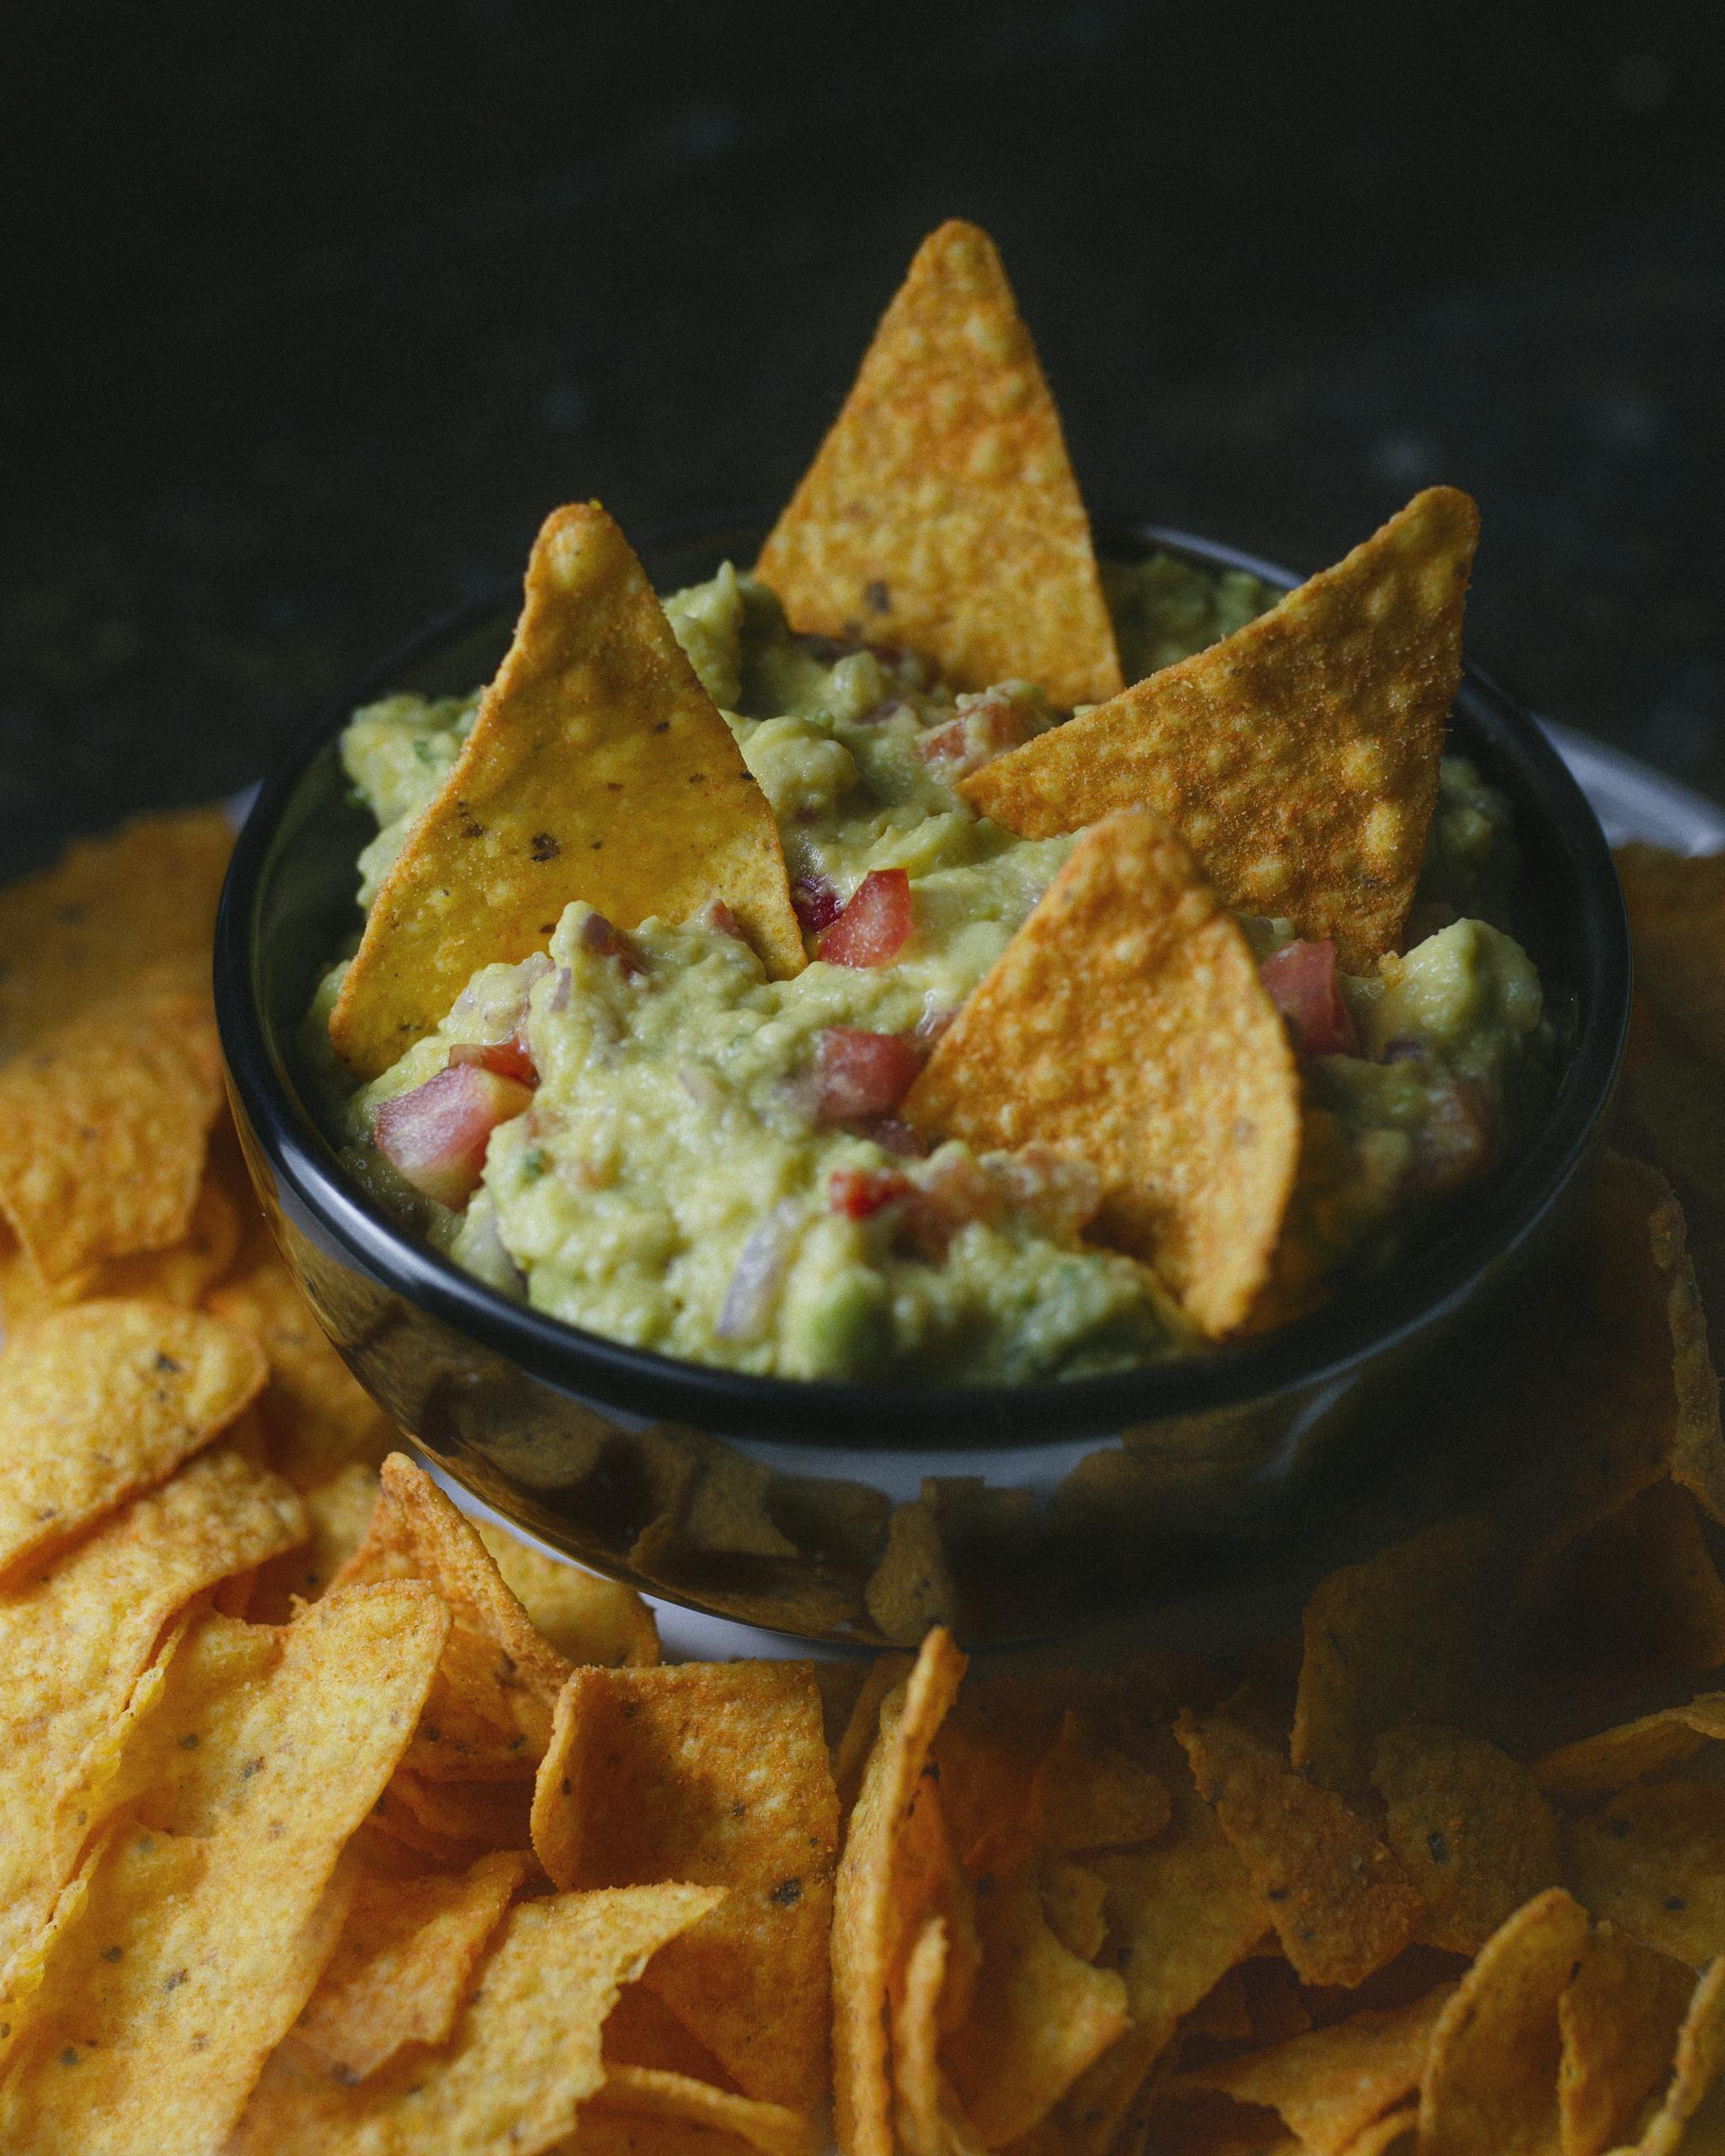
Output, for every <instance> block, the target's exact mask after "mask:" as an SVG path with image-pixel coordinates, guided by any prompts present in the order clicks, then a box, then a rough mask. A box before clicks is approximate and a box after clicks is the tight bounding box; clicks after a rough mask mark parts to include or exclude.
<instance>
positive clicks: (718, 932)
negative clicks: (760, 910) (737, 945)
mask: <svg viewBox="0 0 1725 2156" xmlns="http://www.w3.org/2000/svg"><path fill="white" fill-rule="evenodd" d="M701 926H702V927H703V928H710V929H711V930H712V931H713V934H714V935H715V936H734V937H736V939H737V941H738V942H744V941H745V937H744V935H743V924H742V923H741V922H740V921H739V920H738V919H737V916H736V915H734V913H733V912H732V911H731V910H730V908H729V906H728V905H726V904H725V902H724V899H708V902H707V904H706V905H704V906H702V909H701Z"/></svg>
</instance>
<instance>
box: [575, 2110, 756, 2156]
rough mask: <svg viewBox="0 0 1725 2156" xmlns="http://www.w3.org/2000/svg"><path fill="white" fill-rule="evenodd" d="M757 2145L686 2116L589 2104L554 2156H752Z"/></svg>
mask: <svg viewBox="0 0 1725 2156" xmlns="http://www.w3.org/2000/svg"><path fill="white" fill-rule="evenodd" d="M752 2146H753V2144H752V2143H750V2142H747V2141H741V2140H739V2139H738V2137H736V2135H734V2134H732V2133H721V2132H717V2131H716V2130H715V2129H714V2128H713V2127H705V2126H695V2125H692V2124H691V2123H690V2121H688V2120H686V2119H673V2118H664V2117H653V2116H649V2114H647V2113H646V2112H644V2111H603V2110H601V2108H600V2106H599V2105H597V2104H588V2105H585V2106H584V2107H583V2109H582V2112H581V2122H580V2125H579V2127H578V2128H577V2129H576V2131H575V2132H574V2133H572V2134H571V2135H570V2136H569V2138H568V2139H567V2140H566V2141H559V2142H558V2143H556V2144H555V2146H554V2147H553V2149H552V2151H551V2152H550V2156H575V2152H576V2150H577V2149H578V2148H579V2151H580V2156H749V2152H750V2148H751V2147H752Z"/></svg>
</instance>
